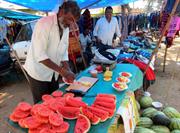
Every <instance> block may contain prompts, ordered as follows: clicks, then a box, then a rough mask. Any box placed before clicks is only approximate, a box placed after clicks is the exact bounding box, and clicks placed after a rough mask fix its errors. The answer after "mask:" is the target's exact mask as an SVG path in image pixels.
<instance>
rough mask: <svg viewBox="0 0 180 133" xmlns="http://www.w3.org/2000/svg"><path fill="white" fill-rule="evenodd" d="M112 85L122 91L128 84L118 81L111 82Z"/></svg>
mask: <svg viewBox="0 0 180 133" xmlns="http://www.w3.org/2000/svg"><path fill="white" fill-rule="evenodd" d="M112 87H113V88H114V89H116V90H117V91H123V90H125V89H127V88H128V86H127V85H126V84H125V83H120V82H116V83H113V84H112Z"/></svg>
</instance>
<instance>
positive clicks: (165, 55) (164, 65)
mask: <svg viewBox="0 0 180 133" xmlns="http://www.w3.org/2000/svg"><path fill="white" fill-rule="evenodd" d="M167 50H168V46H167V45H166V49H165V54H164V64H163V72H165V67H166V57H167Z"/></svg>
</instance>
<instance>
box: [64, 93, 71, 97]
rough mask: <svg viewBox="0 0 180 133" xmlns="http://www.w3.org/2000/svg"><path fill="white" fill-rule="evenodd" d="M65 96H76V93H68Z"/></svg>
mask: <svg viewBox="0 0 180 133" xmlns="http://www.w3.org/2000/svg"><path fill="white" fill-rule="evenodd" d="M63 97H74V93H66V94H64V95H63Z"/></svg>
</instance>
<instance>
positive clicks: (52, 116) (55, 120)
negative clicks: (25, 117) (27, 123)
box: [49, 113, 63, 126]
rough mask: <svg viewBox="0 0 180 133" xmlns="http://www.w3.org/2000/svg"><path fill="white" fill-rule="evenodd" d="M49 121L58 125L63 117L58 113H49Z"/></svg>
mask: <svg viewBox="0 0 180 133" xmlns="http://www.w3.org/2000/svg"><path fill="white" fill-rule="evenodd" d="M49 123H50V124H52V125H54V126H60V125H61V124H62V123H63V117H62V115H61V114H59V113H51V114H50V116H49Z"/></svg>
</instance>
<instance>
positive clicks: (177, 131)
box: [171, 130, 180, 133]
mask: <svg viewBox="0 0 180 133" xmlns="http://www.w3.org/2000/svg"><path fill="white" fill-rule="evenodd" d="M171 133H180V130H173V131H171Z"/></svg>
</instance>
